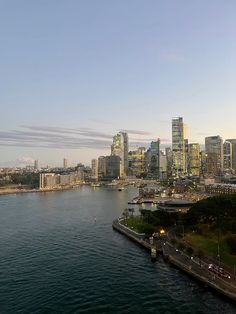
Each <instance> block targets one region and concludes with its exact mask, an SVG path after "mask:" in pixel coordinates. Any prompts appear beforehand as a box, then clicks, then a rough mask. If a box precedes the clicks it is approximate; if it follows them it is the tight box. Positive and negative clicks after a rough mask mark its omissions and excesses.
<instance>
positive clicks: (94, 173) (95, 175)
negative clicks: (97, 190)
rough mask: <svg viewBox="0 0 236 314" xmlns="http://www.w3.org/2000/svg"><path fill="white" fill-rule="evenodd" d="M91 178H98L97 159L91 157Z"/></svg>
mask: <svg viewBox="0 0 236 314" xmlns="http://www.w3.org/2000/svg"><path fill="white" fill-rule="evenodd" d="M91 173H92V175H91V179H92V180H97V179H98V160H97V159H92V161H91Z"/></svg>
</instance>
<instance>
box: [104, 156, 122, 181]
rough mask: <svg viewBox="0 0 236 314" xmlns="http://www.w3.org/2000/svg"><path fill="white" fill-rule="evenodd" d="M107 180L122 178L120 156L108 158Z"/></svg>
mask: <svg viewBox="0 0 236 314" xmlns="http://www.w3.org/2000/svg"><path fill="white" fill-rule="evenodd" d="M105 158H106V176H105V178H106V179H109V180H111V179H118V178H120V168H121V159H120V157H119V156H116V155H111V156H106V157H105Z"/></svg>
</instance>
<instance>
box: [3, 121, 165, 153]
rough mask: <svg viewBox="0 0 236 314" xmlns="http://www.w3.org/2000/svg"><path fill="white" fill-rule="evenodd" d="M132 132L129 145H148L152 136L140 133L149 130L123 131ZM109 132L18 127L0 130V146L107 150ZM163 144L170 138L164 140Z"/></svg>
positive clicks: (51, 127) (110, 140) (147, 133)
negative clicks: (17, 128)
mask: <svg viewBox="0 0 236 314" xmlns="http://www.w3.org/2000/svg"><path fill="white" fill-rule="evenodd" d="M125 131H126V132H128V133H129V134H132V135H134V136H133V137H132V136H131V137H130V139H129V142H130V146H131V147H137V146H144V147H147V146H148V145H149V144H150V142H151V141H153V140H154V139H153V138H143V137H141V138H140V136H147V135H150V134H151V133H150V132H146V131H139V130H125ZM112 137H113V135H112V134H107V133H103V132H100V131H96V130H93V129H90V128H60V127H53V126H26V125H24V126H21V129H19V130H9V131H0V146H5V147H9V146H12V147H41V148H52V149H53V148H59V149H88V148H93V149H104V148H105V149H106V148H110V145H111V143H112ZM161 142H162V144H163V145H165V144H166V145H168V144H169V140H168V139H166V140H165V139H163V140H162V141H161Z"/></svg>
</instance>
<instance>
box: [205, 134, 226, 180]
mask: <svg viewBox="0 0 236 314" xmlns="http://www.w3.org/2000/svg"><path fill="white" fill-rule="evenodd" d="M205 150H206V153H207V174H208V175H212V176H218V175H220V174H221V173H222V171H223V140H222V138H221V137H220V136H208V137H205Z"/></svg>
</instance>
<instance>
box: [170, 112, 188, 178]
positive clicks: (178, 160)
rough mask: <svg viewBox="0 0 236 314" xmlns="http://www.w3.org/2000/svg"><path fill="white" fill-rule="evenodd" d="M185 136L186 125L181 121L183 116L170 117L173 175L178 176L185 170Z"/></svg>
mask: <svg viewBox="0 0 236 314" xmlns="http://www.w3.org/2000/svg"><path fill="white" fill-rule="evenodd" d="M185 138H186V126H185V125H184V123H183V118H181V117H179V118H173V119H172V154H173V165H172V173H173V175H174V176H180V175H183V174H185V172H186V162H185V141H184V140H185Z"/></svg>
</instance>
